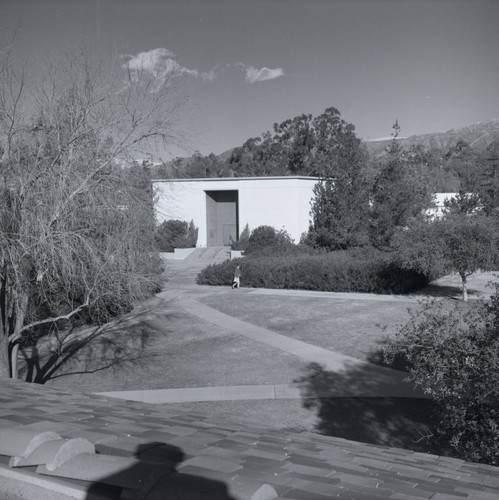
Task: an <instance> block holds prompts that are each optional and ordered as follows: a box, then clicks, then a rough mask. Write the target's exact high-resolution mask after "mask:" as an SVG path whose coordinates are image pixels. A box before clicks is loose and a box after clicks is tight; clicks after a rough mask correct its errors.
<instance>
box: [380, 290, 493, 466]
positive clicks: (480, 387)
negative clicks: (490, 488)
mask: <svg viewBox="0 0 499 500" xmlns="http://www.w3.org/2000/svg"><path fill="white" fill-rule="evenodd" d="M498 353H499V288H496V292H495V294H494V295H493V296H492V297H491V300H490V301H488V302H484V303H482V302H479V303H477V304H476V303H475V304H464V303H462V302H461V303H454V304H452V303H451V302H450V301H442V300H439V301H433V302H428V303H426V304H424V307H423V308H422V310H420V311H419V312H417V313H412V314H411V320H410V321H409V322H408V323H407V324H406V325H405V326H404V327H403V328H402V329H401V330H400V331H399V333H398V334H397V336H396V337H395V338H394V339H393V340H392V342H390V344H389V345H388V346H387V347H386V349H385V360H386V361H387V362H388V363H393V361H394V360H395V359H396V358H399V359H403V360H405V361H406V362H407V363H408V366H409V372H410V378H411V379H413V380H414V382H415V383H416V384H417V385H419V386H420V387H421V388H422V389H423V390H424V392H425V393H426V394H427V395H429V396H430V397H431V398H432V399H433V400H434V401H435V402H436V403H437V415H436V417H437V418H436V419H435V420H436V422H438V428H437V429H436V430H437V433H438V434H437V438H438V439H439V441H440V442H441V444H442V446H443V448H444V449H445V448H447V449H448V450H450V451H451V452H454V453H457V455H458V456H459V457H460V458H463V459H465V460H470V461H473V462H486V463H489V464H492V465H497V464H498V463H499V405H498V401H499V357H498Z"/></svg>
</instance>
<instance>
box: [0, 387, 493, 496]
mask: <svg viewBox="0 0 499 500" xmlns="http://www.w3.org/2000/svg"><path fill="white" fill-rule="evenodd" d="M13 482H14V483H15V484H16V485H17V490H18V491H21V490H22V486H23V484H24V485H26V488H29V487H33V485H37V487H38V488H39V489H38V490H37V492H38V493H37V496H36V498H37V499H41V498H51V499H52V498H87V499H90V498H93V499H96V498H109V499H111V498H147V499H149V500H151V499H153V500H154V499H156V500H159V499H166V498H168V499H173V498H175V499H176V498H178V499H183V500H190V499H218V500H223V499H241V500H242V499H252V500H264V499H271V498H289V499H292V498H293V499H317V500H319V499H321V498H334V497H339V498H350V499H376V498H390V499H421V498H431V499H433V500H444V499H445V500H448V499H456V500H457V499H462V498H479V499H497V498H498V496H499V468H496V467H491V466H487V465H483V464H473V463H468V462H464V461H463V460H457V459H452V458H446V457H439V456H435V455H429V454H422V453H415V452H411V451H408V450H402V449H395V448H387V447H381V446H374V445H368V444H363V443H358V442H354V441H347V440H344V439H339V438H334V437H327V436H322V435H318V434H313V433H310V432H303V433H299V432H290V431H284V430H279V429H256V428H252V427H249V426H244V425H240V424H238V425H230V424H228V423H226V422H225V423H224V422H221V421H219V422H217V421H215V420H213V419H209V418H206V417H203V416H202V415H193V414H191V413H189V412H186V411H181V410H178V409H175V410H174V409H171V410H170V409H167V410H165V409H164V407H161V408H158V407H155V406H154V405H149V404H145V403H138V402H132V401H125V400H116V399H112V398H105V397H102V396H95V395H90V394H71V393H68V392H64V391H61V390H58V389H53V388H49V387H44V386H39V385H32V384H27V383H23V382H19V381H2V384H1V386H0V485H2V484H3V485H4V486H3V488H0V491H8V490H7V489H6V486H8V485H10V484H12V483H13ZM42 491H48V492H49V493H48V494H47V495H46V496H43V495H42V493H41V492H42ZM56 495H66V496H56ZM9 498H31V497H29V496H18V497H16V496H12V497H9ZM33 498H35V497H33Z"/></svg>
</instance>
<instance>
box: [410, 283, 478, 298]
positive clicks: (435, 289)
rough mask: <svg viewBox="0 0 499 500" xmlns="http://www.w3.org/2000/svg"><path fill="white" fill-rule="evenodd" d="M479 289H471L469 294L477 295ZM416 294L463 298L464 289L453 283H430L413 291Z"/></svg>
mask: <svg viewBox="0 0 499 500" xmlns="http://www.w3.org/2000/svg"><path fill="white" fill-rule="evenodd" d="M478 293H479V292H478V290H474V289H469V290H468V295H472V296H473V295H477V294H478ZM412 295H415V296H421V297H446V298H449V299H456V300H461V298H462V296H463V289H462V287H460V286H452V285H439V284H437V283H430V284H429V285H427V286H425V287H424V288H422V289H421V290H417V291H415V292H413V293H412Z"/></svg>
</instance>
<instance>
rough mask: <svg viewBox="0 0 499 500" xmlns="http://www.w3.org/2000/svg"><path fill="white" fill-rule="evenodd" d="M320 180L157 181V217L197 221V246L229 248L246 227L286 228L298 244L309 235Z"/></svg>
mask: <svg viewBox="0 0 499 500" xmlns="http://www.w3.org/2000/svg"><path fill="white" fill-rule="evenodd" d="M318 180H319V179H318V178H317V177H298V176H297V177H230V178H218V179H216V178H214V179H167V180H156V181H153V186H154V189H155V192H156V195H157V202H156V218H157V221H158V223H161V222H163V221H165V220H172V219H173V220H175V219H176V220H183V221H187V222H189V221H191V220H193V221H194V224H195V225H196V226H197V227H198V228H199V234H198V242H197V246H198V247H204V246H221V245H230V243H231V240H233V241H236V240H237V239H238V237H239V235H240V233H241V231H243V229H244V228H245V226H246V224H248V226H249V228H250V230H253V229H255V228H256V227H258V226H263V225H267V226H272V227H274V228H276V229H277V230H280V229H285V230H286V231H287V232H288V233H289V235H290V236H291V237H292V238H293V239H294V240H295V242H296V243H297V242H298V241H299V240H300V236H301V234H302V233H303V232H305V231H307V230H308V226H309V221H310V208H311V206H310V202H311V201H312V198H313V188H314V186H315V184H316V183H317V182H318Z"/></svg>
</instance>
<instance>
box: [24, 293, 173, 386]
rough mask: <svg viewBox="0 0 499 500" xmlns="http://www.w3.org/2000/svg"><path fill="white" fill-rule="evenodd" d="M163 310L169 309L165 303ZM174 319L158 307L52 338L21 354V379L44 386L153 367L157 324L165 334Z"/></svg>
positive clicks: (72, 330)
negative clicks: (88, 375) (80, 376)
mask: <svg viewBox="0 0 499 500" xmlns="http://www.w3.org/2000/svg"><path fill="white" fill-rule="evenodd" d="M161 305H162V304H160V306H161ZM163 306H164V308H168V304H167V303H166V302H165V304H164V305H163ZM174 316H175V315H174V314H173V313H171V312H165V310H164V309H161V308H160V307H158V304H156V305H154V306H151V307H149V308H142V309H140V310H137V311H135V312H132V313H130V314H126V315H124V316H122V317H120V318H117V319H114V320H112V321H110V322H109V323H106V324H104V325H99V326H95V327H85V328H68V329H67V330H64V331H62V332H58V333H57V334H50V335H48V336H46V337H43V338H41V339H40V340H38V342H37V343H36V344H34V345H33V346H29V347H25V348H22V349H21V350H20V352H21V355H22V360H21V366H20V377H21V378H24V379H25V380H26V381H27V382H34V383H37V384H45V383H46V382H48V381H49V380H51V379H55V378H59V377H65V376H69V375H78V374H83V373H95V372H98V371H102V370H106V369H109V368H112V369H120V368H123V367H124V366H129V365H142V366H144V365H146V364H150V363H152V362H154V359H155V357H156V355H155V354H154V353H153V352H152V349H150V347H151V344H152V342H153V341H154V339H155V338H156V336H157V334H158V333H159V331H160V329H159V327H158V323H160V324H161V331H162V332H164V331H165V323H166V321H168V320H169V319H173V317H174Z"/></svg>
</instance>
